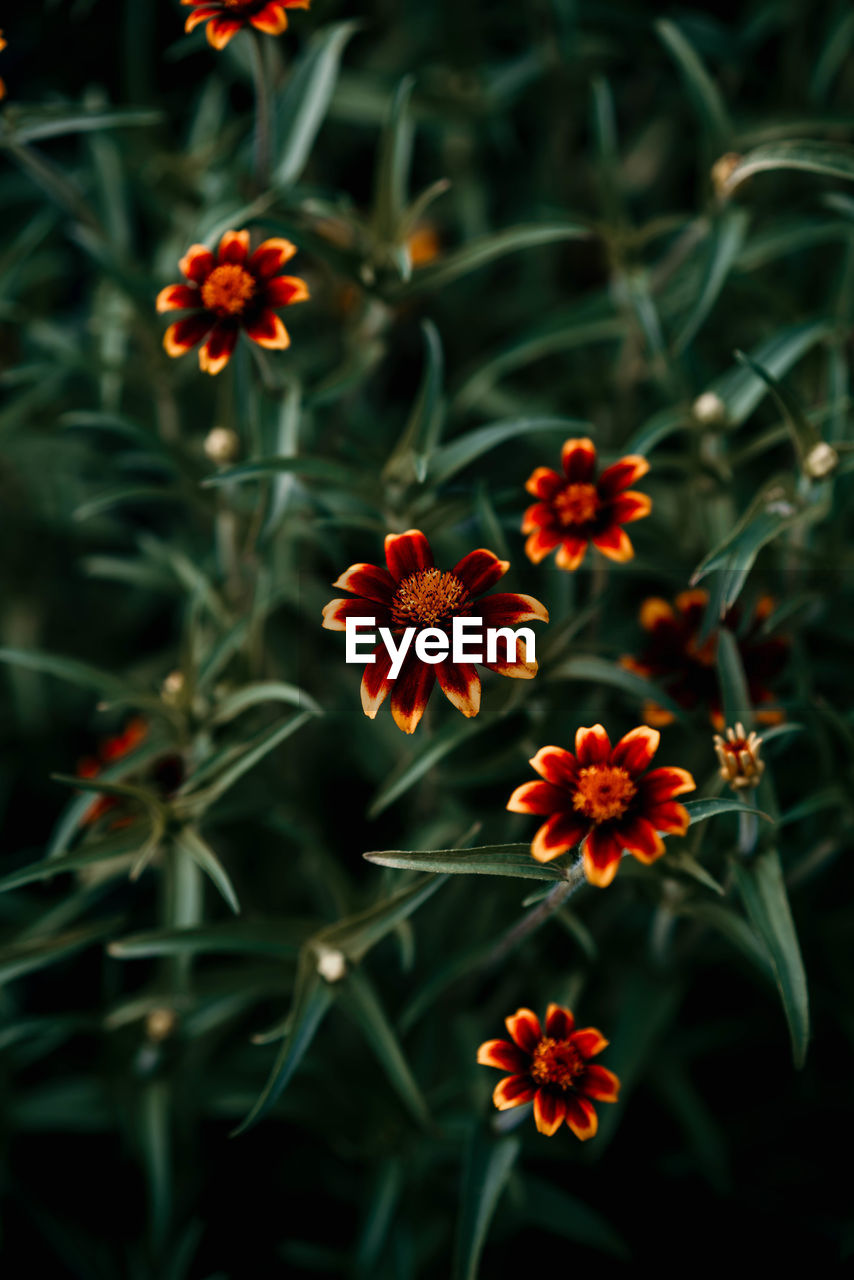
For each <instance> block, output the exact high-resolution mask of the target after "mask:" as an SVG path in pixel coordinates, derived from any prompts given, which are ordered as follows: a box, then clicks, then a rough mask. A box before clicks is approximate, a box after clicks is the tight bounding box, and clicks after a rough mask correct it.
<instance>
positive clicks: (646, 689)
mask: <svg viewBox="0 0 854 1280" xmlns="http://www.w3.org/2000/svg"><path fill="white" fill-rule="evenodd" d="M546 680H547V681H549V682H551V681H552V680H584V681H585V682H589V683H591V684H607V685H612V686H613V687H614V688H615V689H621V690H622V691H623V693H627V694H629V696H630V697H632V698H640V699H641V700H642V701H644V702H646V701H648V700H650V701H652V702H656V703H658V705H659V706H661V707H665V708H666V709H667V710H668V711H670V712H672V713H673V715H675V716H676V717H677V718H678V719H680V720H682V719H684V717H685V712H684V710H683V708H682V707H680V706H679V704H678V703H676V702H674V701H673V699H672V698H671V697H670V696H669V694H666V693H665V692H664V690H663V689H660V688H659V687H658V685H656V684H653V682H652V681H651V680H647V679H646V677H645V676H639V675H638V674H637V673H636V672H634V671H628V670H626V668H625V667H621V666H619V665H618V664H617V663H616V662H609V661H608V659H607V658H599V657H597V656H596V655H594V654H579V656H578V657H577V658H570V659H569V660H568V661H567V662H563V663H561V664H560V665H559V666H557V667H553V668H552V669H551V670H550V671H549V672H548V673H547V675H546Z"/></svg>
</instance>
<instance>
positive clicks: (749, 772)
mask: <svg viewBox="0 0 854 1280" xmlns="http://www.w3.org/2000/svg"><path fill="white" fill-rule="evenodd" d="M761 746H762V739H761V738H760V737H758V736H757V734H756V733H755V732H754V731H753V730H751V732H750V733H745V730H744V725H743V724H742V723H741V722H740V721H739V722H738V723H737V724H736V726H735V728H734V729H733V728H729V729H727V731H726V735H725V736H724V737H721V735H720V734H719V733H716V734H715V754H716V755H717V757H718V762H719V764H720V766H721V777H722V778H723V780H724V782H728V783H729V785H730V786H731V787H732V789H733V790H734V791H742V790H743V789H744V788H745V787H758V786H759V780H760V778H761V777H762V774H763V773H764V772H765V761H764V760H762V759H760V756H759V751H760V748H761Z"/></svg>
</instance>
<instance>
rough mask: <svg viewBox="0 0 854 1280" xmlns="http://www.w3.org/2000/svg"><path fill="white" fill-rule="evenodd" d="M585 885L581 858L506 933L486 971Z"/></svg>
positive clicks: (485, 965)
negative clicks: (563, 877)
mask: <svg viewBox="0 0 854 1280" xmlns="http://www.w3.org/2000/svg"><path fill="white" fill-rule="evenodd" d="M583 884H584V863H583V862H582V860H581V858H579V859H578V861H577V862H576V863H574V864H573V866H571V867H570V868H569V870H568V871H567V873H566V879H565V880H559V881H558V882H557V884H556V885H554V887H553V888H551V889H550V890H549V892H548V894H547V895H546V897H545V898H543V900H542V902H540V903H539V904H538V905H537V906H536V907H534V908H533V909H532V910H531V911H529V912H528V914H527V915H525V916H523V917H522V919H521V920H520V921H519V922H518V923H517V924H515V925H514V926H513V928H512V929H511V930H510V931H509V933H506V934H505V935H504V937H503V938H502V939H501V941H500V942H499V943H498V944H497V945H496V946H495V947H494V948H493V950H492V951H490V953H489V955H488V956H487V957H486V959H485V960H484V962H483V967H484V968H485V969H488V968H492V966H493V965H496V964H500V962H501V961H502V960H503V959H504V958H505V956H507V955H509V954H510V952H511V951H514V950H515V949H516V947H518V946H519V944H520V943H521V942H524V940H525V939H526V938H527V937H528V936H529V934H532V933H533V932H534V931H535V930H536V929H539V927H540V925H541V924H543V923H544V922H545V921H546V920H548V918H549V916H551V915H554V913H555V911H557V910H558V908H559V907H562V906H563V904H564V903H565V902H566V900H567V898H569V897H571V896H572V894H573V893H575V891H576V889H578V888H580V887H581V885H583Z"/></svg>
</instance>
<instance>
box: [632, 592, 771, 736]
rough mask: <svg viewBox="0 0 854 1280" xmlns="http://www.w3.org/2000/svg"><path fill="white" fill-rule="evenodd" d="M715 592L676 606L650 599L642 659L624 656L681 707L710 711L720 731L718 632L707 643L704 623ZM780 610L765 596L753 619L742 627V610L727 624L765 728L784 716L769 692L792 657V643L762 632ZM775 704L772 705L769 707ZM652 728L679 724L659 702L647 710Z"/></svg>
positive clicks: (682, 598) (692, 595)
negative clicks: (789, 651) (771, 685)
mask: <svg viewBox="0 0 854 1280" xmlns="http://www.w3.org/2000/svg"><path fill="white" fill-rule="evenodd" d="M708 603H709V593H708V592H707V591H704V590H702V589H697V590H693V591H683V592H681V594H680V595H678V596H677V597H676V599H675V600H674V602H673V604H670V603H669V601H667V600H662V599H660V598H659V597H658V596H652V597H650V598H649V599H648V600H644V602H643V604H642V605H641V610H640V624H641V626H642V627H643V629H644V631H646V632H647V634H648V639H647V643H646V647H645V649H644V650H643V651H642V653H641V654H640V657H638V658H633V657H624V658H622V659H621V664H622V666H624V667H625V668H626V669H627V670H629V671H635V672H637V674H638V675H642V676H645V677H647V678H648V679H651V680H655V681H656V682H657V683H658V684H659V685H661V688H662V689H664V691H665V692H666V693H668V694H669V695H670V697H671V698H673V700H674V701H675V702H677V703H678V704H679V706H680V707H684V708H685V710H686V711H692V710H694V708H695V707H706V708H707V709H708V712H709V716H710V719H711V721H712V724H713V725H714V727H715V728H716V729H718V730H720V729H723V727H724V717H723V709H722V704H721V691H720V683H719V681H718V671H717V649H718V634H719V633H718V630H717V629H715V630H713V631H712V632H711V633H710V634H709V635H708V636H707V637H706V638H705V639H704V640H701V638H700V637H701V635H702V629H703V619H704V617H705V614H706V607H707V605H708ZM773 610H774V601H773V600H772V599H771V597H770V596H763V597H762V599H761V600H760V601H759V603H758V604H757V606H756V610H755V612H754V614H753V617H752V618H751V619H750V621H749V623H748V625H747V626H746V627H742V625H741V622H742V613H741V610H740V609H739V608H738V607H736V608H733V609H730V610H729V612H728V613H727V615H726V617H725V618H724V619H723V622H722V624H721V625H722V626H725V627H727V628H728V629H729V630H730V631H732V632H733V634H734V635H735V637H736V640H737V643H738V650H739V654H740V655H741V663H742V666H743V668H744V675H745V678H746V680H747V692H748V695H749V697H750V702H751V705H752V706H753V707H754V708H758V709H757V711H756V719H757V720H758V721H759V723H760V724H779V722H780V721H781V720H782V719H783V713H782V711H781V710H780V709H779V708H777V707H774V706H773V703H774V702H775V701H776V698H775V695H774V693H773V692H772V690H771V689H769V688H768V683H769V682H770V681H773V680H774V679H775V678H776V677H777V676H778V675H779V674H780V672H781V671H782V669H783V667H784V665H785V663H786V658H787V656H788V650H789V646H788V643H787V642H786V641H785V640H784V639H782V638H781V637H779V636H764V635H762V634H761V627H762V625H763V623H764V622H765V621H766V619H767V618H768V617H769V615H770V614H771V613H772V612H773ZM769 704H772V705H769ZM643 715H644V720H646V721H647V723H648V724H654V725H665V724H670V723H671V721H672V720H673V714H672V712H670V711H668V710H667V709H666V708H665V707H661V706H659V705H658V704H657V703H655V702H647V703H645V704H644V709H643Z"/></svg>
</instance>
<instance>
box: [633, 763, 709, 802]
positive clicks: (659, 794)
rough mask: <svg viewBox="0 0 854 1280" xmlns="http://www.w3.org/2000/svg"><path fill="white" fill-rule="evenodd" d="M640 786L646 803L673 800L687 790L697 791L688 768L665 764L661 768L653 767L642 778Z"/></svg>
mask: <svg viewBox="0 0 854 1280" xmlns="http://www.w3.org/2000/svg"><path fill="white" fill-rule="evenodd" d="M640 787H641V790H642V792H643V798H644V801H645V803H647V804H658V803H659V801H661V800H672V799H673V797H674V796H681V795H684V793H685V792H686V791H695V790H696V783H695V782H694V779H693V777H692V775H691V774H690V773H689V772H688V770H687V769H676V768H674V767H673V766H672V765H664V766H663V767H662V768H661V769H652V770H651V771H650V772H649V773H648V774H647V775H646V777H645V778H641V779H640Z"/></svg>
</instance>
